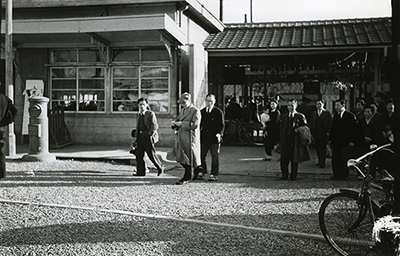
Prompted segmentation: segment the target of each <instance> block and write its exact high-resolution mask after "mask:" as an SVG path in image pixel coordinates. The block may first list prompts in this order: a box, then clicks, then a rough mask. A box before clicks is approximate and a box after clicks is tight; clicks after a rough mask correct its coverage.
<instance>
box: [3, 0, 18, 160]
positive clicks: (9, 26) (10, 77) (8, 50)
mask: <svg viewBox="0 0 400 256" xmlns="http://www.w3.org/2000/svg"><path fill="white" fill-rule="evenodd" d="M12 1H13V0H6V33H5V38H6V40H5V41H6V43H5V58H6V60H5V62H6V84H5V92H6V95H7V96H8V97H9V98H10V99H11V100H12V101H13V103H15V102H14V64H13V59H14V58H13V38H12V33H13V21H12V19H13V17H12V10H13V6H12V4H13V2H12ZM15 141H16V139H15V134H14V123H11V124H10V125H9V126H8V148H6V155H9V156H14V155H15V154H16V143H15Z"/></svg>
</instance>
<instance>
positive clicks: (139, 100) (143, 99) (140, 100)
mask: <svg viewBox="0 0 400 256" xmlns="http://www.w3.org/2000/svg"><path fill="white" fill-rule="evenodd" d="M142 101H144V102H146V104H149V102H148V101H147V99H146V98H139V99H138V100H137V103H138V104H139V103H140V102H142Z"/></svg>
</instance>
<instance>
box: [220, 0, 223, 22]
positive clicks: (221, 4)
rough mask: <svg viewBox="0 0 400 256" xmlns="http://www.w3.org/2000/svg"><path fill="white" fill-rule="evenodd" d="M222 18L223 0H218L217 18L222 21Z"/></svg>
mask: <svg viewBox="0 0 400 256" xmlns="http://www.w3.org/2000/svg"><path fill="white" fill-rule="evenodd" d="M223 18H224V0H219V20H220V21H221V22H223V21H224V20H223Z"/></svg>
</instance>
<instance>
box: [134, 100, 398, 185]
mask: <svg viewBox="0 0 400 256" xmlns="http://www.w3.org/2000/svg"><path fill="white" fill-rule="evenodd" d="M383 96H384V94H383V93H377V94H376V95H375V98H374V101H373V102H370V103H368V104H367V103H366V101H365V100H363V99H358V100H357V101H356V106H355V110H354V113H352V112H350V111H348V110H346V102H345V101H344V100H336V101H335V105H334V112H333V113H331V112H330V111H328V110H327V109H326V108H325V102H324V101H323V100H322V99H318V100H316V101H315V110H312V108H311V107H310V105H309V102H306V104H301V105H298V102H297V100H295V99H290V100H288V101H287V111H285V113H281V110H280V106H279V97H275V98H272V99H270V101H269V102H268V104H266V106H265V107H264V110H263V113H261V115H259V116H255V117H254V118H255V119H256V120H257V122H260V123H261V127H262V131H263V141H264V150H265V154H266V156H265V158H264V160H265V161H271V160H272V159H273V158H272V154H273V152H277V153H278V154H279V157H278V158H277V160H279V161H280V169H281V174H282V176H281V179H282V180H289V179H290V180H296V179H297V173H298V169H299V163H301V162H304V161H308V160H310V151H309V146H310V145H311V144H313V146H314V147H315V150H316V154H317V163H316V165H317V166H318V167H319V168H325V166H326V161H327V160H326V159H327V157H328V156H329V157H331V158H332V174H333V176H332V177H331V179H333V180H345V179H347V178H348V176H349V169H348V167H347V165H346V162H347V160H348V159H349V158H350V157H357V156H360V155H361V154H362V153H365V152H367V151H368V150H369V149H370V146H371V145H372V144H376V145H383V144H387V143H392V144H393V146H392V148H393V149H394V150H396V151H399V150H397V148H396V145H397V144H400V143H397V144H396V142H397V141H396V138H400V135H398V136H396V135H397V133H399V132H400V115H398V114H397V112H396V111H395V105H394V101H393V100H392V99H390V98H388V99H384V98H383ZM215 102H216V97H215V95H213V94H208V95H207V96H206V98H205V107H204V108H203V109H201V110H200V109H198V108H197V107H195V106H194V105H193V103H192V100H191V95H190V94H189V93H183V94H182V95H181V96H180V98H179V100H178V104H180V105H181V107H182V109H181V111H180V112H179V115H178V116H177V118H176V119H175V120H173V121H172V122H171V127H172V129H173V130H174V132H175V136H176V138H175V146H174V152H175V155H176V160H177V162H179V163H180V164H181V165H182V166H183V168H184V170H185V172H184V175H183V177H182V178H181V179H180V180H179V181H178V182H176V184H178V185H182V184H186V183H187V182H189V181H190V180H196V179H199V180H203V179H204V178H205V176H206V175H208V174H209V177H208V180H210V181H216V180H218V174H219V152H220V146H221V142H222V137H223V135H224V129H225V121H224V120H225V116H224V113H223V111H222V110H221V109H219V108H218V107H216V106H215ZM138 104H139V106H140V108H139V112H140V113H141V114H142V115H143V117H142V115H139V117H140V118H138V123H137V127H138V129H137V130H136V134H135V136H134V137H135V138H136V140H137V141H138V142H139V143H138V146H137V152H138V153H137V158H139V160H138V172H137V174H136V175H138V176H143V175H145V170H144V163H143V161H142V160H140V159H143V156H144V152H146V153H147V154H148V155H149V158H150V160H151V161H152V162H153V163H154V165H155V166H156V168H157V169H158V174H159V175H160V174H161V173H163V171H164V167H163V166H162V164H161V163H160V162H159V160H158V159H157V158H156V156H155V149H154V143H155V142H156V139H155V137H157V138H158V134H157V127H158V125H157V121H156V118H155V115H154V113H153V112H152V111H150V110H147V111H146V109H147V104H148V103H147V100H145V99H140V100H139V101H138ZM142 105H143V106H142ZM235 108H236V109H235ZM240 109H241V108H240V105H239V104H238V103H237V102H235V100H234V99H233V100H231V102H230V103H229V108H228V109H227V113H226V114H227V116H226V117H227V118H232V115H233V114H234V113H241V112H240V111H239V110H240ZM310 109H311V110H312V111H310ZM304 112H306V113H304ZM143 134H146V138H144V137H143V136H144V135H143ZM398 140H399V139H398ZM209 152H210V154H211V170H210V172H209V173H208V170H207V163H206V157H207V154H208V153H209ZM382 165H383V166H384V168H385V169H386V170H388V171H389V172H390V173H394V171H395V166H396V164H395V161H394V159H388V158H387V157H381V159H378V160H376V161H375V162H373V165H372V166H371V173H372V174H373V175H376V170H377V169H378V167H382ZM289 167H290V168H289Z"/></svg>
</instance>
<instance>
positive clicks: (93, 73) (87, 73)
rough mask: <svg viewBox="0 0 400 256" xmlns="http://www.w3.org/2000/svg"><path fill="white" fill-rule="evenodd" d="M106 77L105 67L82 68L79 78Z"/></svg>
mask: <svg viewBox="0 0 400 256" xmlns="http://www.w3.org/2000/svg"><path fill="white" fill-rule="evenodd" d="M93 77H99V78H101V77H104V68H80V69H79V78H93Z"/></svg>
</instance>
